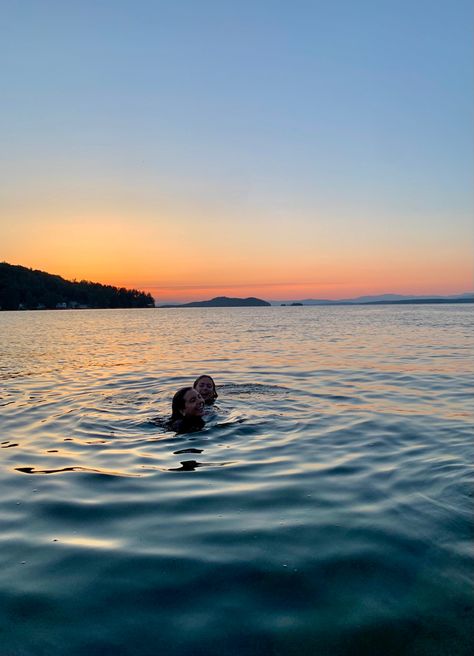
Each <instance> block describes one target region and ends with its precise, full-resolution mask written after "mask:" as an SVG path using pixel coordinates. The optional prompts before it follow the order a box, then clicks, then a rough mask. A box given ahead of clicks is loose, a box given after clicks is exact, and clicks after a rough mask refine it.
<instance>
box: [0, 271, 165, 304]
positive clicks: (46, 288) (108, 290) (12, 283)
mask: <svg viewBox="0 0 474 656" xmlns="http://www.w3.org/2000/svg"><path fill="white" fill-rule="evenodd" d="M154 305H155V302H154V300H153V297H152V295H151V294H146V293H145V292H141V291H139V290H137V289H125V287H114V286H112V285H101V284H100V283H97V282H89V281H88V280H81V281H79V282H78V281H76V280H73V281H70V280H65V279H64V278H61V276H56V275H52V274H50V273H46V272H44V271H37V270H34V269H28V268H27V267H23V266H17V265H12V264H7V262H1V263H0V309H1V310H42V309H48V310H50V309H58V308H80V307H88V308H144V307H154Z"/></svg>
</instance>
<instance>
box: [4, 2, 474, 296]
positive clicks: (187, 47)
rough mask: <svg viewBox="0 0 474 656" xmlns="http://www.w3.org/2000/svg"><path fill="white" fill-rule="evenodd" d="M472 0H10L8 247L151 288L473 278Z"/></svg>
mask: <svg viewBox="0 0 474 656" xmlns="http://www.w3.org/2000/svg"><path fill="white" fill-rule="evenodd" d="M473 13H474V10H473V5H472V2H471V0H454V1H453V0H357V2H355V1H354V0H331V1H329V0H238V1H237V0H232V1H229V0H163V1H161V0H134V1H131V0H81V1H80V2H64V0H57V1H52V0H21V1H19V0H0V16H1V23H2V38H1V41H0V80H1V84H0V89H1V96H2V101H1V102H0V179H1V181H2V182H1V185H0V230H1V232H0V261H6V262H9V263H10V264H21V265H23V266H27V267H32V268H35V269H40V270H43V271H48V272H49V273H54V274H59V275H62V276H63V277H65V278H68V279H77V280H82V279H85V280H92V281H96V282H102V283H107V284H113V285H119V286H126V287H133V288H138V289H143V290H146V291H150V292H151V293H152V294H153V296H154V297H155V298H156V300H157V302H158V303H159V302H171V301H178V302H179V301H189V300H195V299H198V300H200V299H205V298H211V297H213V296H218V295H227V296H258V297H260V298H264V299H267V300H278V299H280V300H288V299H303V298H333V299H336V298H348V297H354V296H359V295H362V294H380V293H399V294H455V293H462V292H466V291H472V289H473V287H474V282H473V280H474V255H473V253H474V249H473V246H474V227H473V220H472V219H473V209H474V199H473V189H472V179H473V173H474V165H473V150H472V144H473V127H472V126H473V84H472V81H473V18H474V16H473Z"/></svg>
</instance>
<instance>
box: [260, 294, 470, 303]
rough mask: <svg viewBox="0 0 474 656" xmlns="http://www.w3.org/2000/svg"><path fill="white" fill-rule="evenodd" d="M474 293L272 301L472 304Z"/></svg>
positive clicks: (381, 295) (383, 295) (382, 295)
mask: <svg viewBox="0 0 474 656" xmlns="http://www.w3.org/2000/svg"><path fill="white" fill-rule="evenodd" d="M473 302H474V292H468V293H465V294H456V295H453V296H437V295H433V296H403V295H402V294H380V295H378V296H358V297H357V298H341V299H339V300H329V299H323V298H321V299H316V298H306V299H304V300H301V301H274V303H273V305H294V304H295V303H298V304H302V305H370V304H377V305H392V304H408V303H414V304H423V303H473Z"/></svg>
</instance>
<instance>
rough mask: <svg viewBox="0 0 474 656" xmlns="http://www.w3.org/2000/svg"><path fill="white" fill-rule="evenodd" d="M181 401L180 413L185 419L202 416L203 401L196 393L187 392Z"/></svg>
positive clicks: (192, 391) (193, 391) (194, 391)
mask: <svg viewBox="0 0 474 656" xmlns="http://www.w3.org/2000/svg"><path fill="white" fill-rule="evenodd" d="M183 400H184V407H183V410H182V412H183V415H184V416H185V417H202V415H203V414H204V401H203V399H202V396H201V395H200V394H199V392H198V391H196V390H194V389H192V390H188V391H187V392H186V394H185V395H184V399H183Z"/></svg>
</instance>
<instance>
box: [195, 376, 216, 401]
mask: <svg viewBox="0 0 474 656" xmlns="http://www.w3.org/2000/svg"><path fill="white" fill-rule="evenodd" d="M203 378H209V380H210V381H211V383H212V392H213V394H212V400H211V401H210V402H208V403H207V405H209V404H210V403H214V401H215V400H216V399H217V397H218V396H219V395H218V393H217V390H216V384H215V382H214V379H213V378H212V376H208V375H207V374H202V376H198V377H197V378H196V380H195V381H194V383H193V388H194V389H196V386H197V384H198V383H199V381H200V380H202V379H203Z"/></svg>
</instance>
